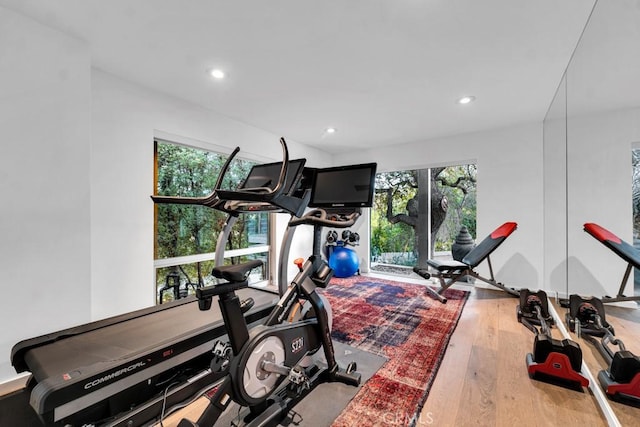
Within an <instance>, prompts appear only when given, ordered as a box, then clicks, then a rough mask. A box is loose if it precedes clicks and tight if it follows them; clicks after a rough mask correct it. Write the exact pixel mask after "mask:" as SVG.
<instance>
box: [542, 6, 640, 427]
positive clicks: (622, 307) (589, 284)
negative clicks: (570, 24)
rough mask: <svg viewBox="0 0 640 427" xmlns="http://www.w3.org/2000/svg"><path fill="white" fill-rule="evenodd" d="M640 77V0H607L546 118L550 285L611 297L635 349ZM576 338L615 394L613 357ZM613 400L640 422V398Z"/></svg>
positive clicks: (608, 306) (614, 316) (619, 327)
mask: <svg viewBox="0 0 640 427" xmlns="http://www.w3.org/2000/svg"><path fill="white" fill-rule="evenodd" d="M639 76H640V1H638V0H598V1H597V2H596V3H595V5H594V9H593V11H592V14H591V16H590V18H589V21H588V22H587V24H586V26H585V29H584V32H583V34H582V36H581V38H580V41H579V42H578V45H577V47H576V49H575V52H574V54H573V56H572V58H571V61H570V63H569V64H568V67H567V70H566V72H565V75H564V76H563V79H562V82H561V84H560V86H559V88H558V91H557V93H556V95H555V98H554V99H553V102H552V104H551V106H550V108H549V111H548V113H547V116H546V117H545V120H544V175H545V178H544V193H545V199H544V203H545V206H544V216H545V217H544V226H545V246H544V247H545V258H544V260H545V280H546V286H547V288H548V289H550V290H551V291H557V292H558V293H560V294H563V293H564V294H565V295H567V296H568V295H570V294H578V295H581V296H583V297H591V296H594V297H596V298H600V299H602V300H603V301H605V302H606V303H605V304H604V308H603V309H602V310H603V312H604V313H605V314H606V321H607V322H609V323H610V324H611V325H612V326H613V328H614V330H615V336H616V338H617V339H621V340H622V341H623V342H624V343H625V344H626V347H627V350H629V351H631V352H632V353H633V354H635V355H640V345H638V344H637V343H638V336H640V310H638V302H637V301H633V300H631V299H632V298H633V297H636V296H640V293H638V292H639V290H636V289H635V287H634V273H633V269H632V264H633V262H632V263H630V262H629V260H630V259H632V258H633V257H634V256H636V257H637V259H639V260H640V252H638V253H635V251H636V250H637V249H638V244H637V242H639V241H640V236H639V235H638V234H639V233H640V182H637V181H638V180H640V150H639V151H637V152H634V150H635V149H638V148H640V144H639V142H640V78H639ZM563 163H564V167H563ZM611 242H613V244H611ZM634 247H635V248H634ZM616 250H617V252H616ZM627 251H630V253H627ZM625 254H626V255H625ZM625 256H629V257H631V258H627V259H625ZM563 289H566V292H562V290H563ZM622 295H625V296H626V297H625V298H621V296H622ZM607 296H608V297H613V298H614V300H613V301H615V300H616V299H621V300H625V301H620V302H613V301H612V300H611V299H609V300H608V301H607V298H606V297H607ZM572 338H573V339H575V340H576V341H577V342H578V343H579V345H580V346H581V348H582V355H583V361H584V362H585V363H586V364H587V366H589V369H590V371H591V372H594V375H598V380H597V382H599V383H600V384H599V385H600V387H601V388H602V390H603V391H605V392H606V387H604V386H602V379H601V378H600V376H599V374H598V373H600V372H605V371H607V370H610V368H611V366H612V365H611V364H612V361H611V360H608V359H607V357H606V355H603V352H602V351H601V349H600V348H598V347H596V346H594V345H592V343H591V341H587V340H585V339H584V337H582V338H581V337H579V336H578V335H577V334H574V335H573V337H572ZM608 348H609V349H610V350H611V354H614V353H616V352H617V351H620V350H622V347H618V346H616V345H613V346H611V345H608ZM605 400H607V401H608V403H609V404H610V406H611V409H612V412H613V413H614V414H615V416H617V418H618V420H619V421H620V423H621V424H622V425H633V424H635V423H637V419H638V417H639V416H640V408H638V407H637V405H636V406H634V405H627V404H624V403H620V402H618V401H612V400H611V399H605Z"/></svg>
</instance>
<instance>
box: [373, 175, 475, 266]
mask: <svg viewBox="0 0 640 427" xmlns="http://www.w3.org/2000/svg"><path fill="white" fill-rule="evenodd" d="M417 175H418V171H415V170H413V171H398V172H387V173H379V174H377V175H376V193H375V197H374V204H373V209H372V212H371V259H372V261H374V262H375V261H378V260H380V259H381V258H380V257H381V256H382V254H385V253H406V254H411V255H412V256H407V257H404V258H402V259H400V258H398V257H395V260H394V261H395V262H397V263H400V264H403V263H405V262H406V263H409V265H411V264H410V263H411V262H412V261H407V260H409V259H413V261H415V259H416V258H417V253H416V252H417V246H416V236H415V229H414V228H413V227H412V226H410V225H408V224H406V223H403V222H398V223H396V224H392V223H391V222H390V221H389V220H388V217H387V215H388V212H387V210H388V197H391V198H392V200H391V206H392V215H399V214H400V215H402V214H404V215H405V216H409V214H410V212H409V211H408V210H407V205H408V203H415V202H416V200H417V194H418V188H417V185H418V184H417ZM476 175H477V168H476V166H475V165H463V166H451V167H447V168H444V170H443V171H442V172H441V173H440V174H439V175H438V176H437V177H436V180H435V185H437V186H438V188H439V189H440V191H441V192H442V193H443V194H444V195H445V197H446V198H447V201H448V206H449V209H448V211H447V216H446V219H445V222H444V223H443V224H442V226H441V227H440V229H439V231H438V234H437V236H436V242H435V250H436V251H448V250H450V249H451V244H452V243H453V241H454V239H455V236H456V235H457V234H458V232H459V231H460V227H461V226H463V225H464V226H466V227H467V229H468V230H469V232H470V233H471V235H472V236H475V235H476ZM412 199H413V200H412ZM410 201H411V202H410Z"/></svg>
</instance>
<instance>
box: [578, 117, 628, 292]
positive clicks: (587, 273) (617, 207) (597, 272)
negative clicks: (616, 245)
mask: <svg viewBox="0 0 640 427" xmlns="http://www.w3.org/2000/svg"><path fill="white" fill-rule="evenodd" d="M567 136H568V167H567V177H568V196H567V206H568V217H567V227H568V249H567V250H568V254H569V260H568V261H569V274H568V280H569V292H570V293H580V294H583V295H595V296H598V297H601V296H603V295H611V296H613V295H616V294H617V290H618V288H619V286H620V283H621V281H622V277H623V274H624V270H625V268H626V263H625V262H624V261H623V260H622V259H621V258H620V257H619V256H617V255H616V254H614V253H613V252H612V251H611V250H609V249H608V248H606V247H605V246H604V245H602V244H601V243H599V242H598V241H597V240H596V239H594V238H593V237H591V236H590V235H589V234H587V233H586V232H584V231H583V224H584V223H585V222H595V223H598V224H600V225H601V226H603V227H604V228H606V229H608V230H610V231H612V232H613V233H614V234H616V235H617V236H618V237H620V238H621V239H622V240H625V241H627V242H628V243H629V244H633V220H632V216H633V215H632V204H631V201H632V194H631V185H632V176H633V175H632V173H633V170H632V163H631V149H632V143H633V142H637V141H640V109H631V110H621V111H614V112H609V113H604V114H597V115H587V116H579V117H569V118H568V121H567ZM632 283H633V275H631V279H630V281H629V283H628V289H629V290H628V292H627V293H626V294H627V295H633V285H632Z"/></svg>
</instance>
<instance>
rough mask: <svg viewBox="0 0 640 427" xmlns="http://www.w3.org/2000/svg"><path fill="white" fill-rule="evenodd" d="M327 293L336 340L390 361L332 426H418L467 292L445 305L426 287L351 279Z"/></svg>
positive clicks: (452, 293) (451, 292) (336, 282)
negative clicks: (429, 292) (417, 422)
mask: <svg viewBox="0 0 640 427" xmlns="http://www.w3.org/2000/svg"><path fill="white" fill-rule="evenodd" d="M323 294H324V295H325V296H326V297H327V298H328V299H329V302H330V304H331V308H332V310H333V332H332V336H333V339H334V340H337V341H340V342H344V343H346V344H349V345H351V346H353V347H356V348H358V349H361V350H365V351H368V352H371V353H374V354H377V355H381V356H385V357H387V358H388V359H389V360H388V362H387V363H385V365H384V366H383V367H382V368H381V369H380V370H379V371H378V372H377V373H376V374H375V375H374V376H373V377H372V378H371V379H370V380H369V381H367V382H366V383H365V384H364V385H363V386H362V388H361V390H360V391H359V392H358V394H357V395H356V396H355V397H354V398H353V400H352V401H351V402H350V403H349V405H348V406H347V408H346V409H345V410H344V411H343V412H342V413H341V414H340V416H339V417H338V418H337V419H336V420H335V422H334V423H333V426H335V427H343V426H389V425H398V426H405V425H415V424H416V421H417V418H418V416H419V415H420V411H421V409H422V406H423V405H424V402H425V401H426V400H427V395H428V393H429V389H430V388H431V384H432V383H433V380H434V379H435V376H436V373H437V371H438V367H439V366H440V362H441V361H442V358H443V356H444V353H445V351H446V349H447V344H448V343H449V338H450V337H451V334H452V333H453V331H454V330H455V327H456V325H457V323H458V319H459V318H460V314H461V313H462V309H463V307H464V304H465V302H466V300H467V297H468V295H469V293H468V292H465V291H459V290H455V289H448V290H447V291H446V293H445V296H446V297H447V303H446V304H441V303H440V302H438V301H435V300H433V299H431V297H429V296H428V295H427V294H426V292H425V291H424V286H420V285H414V284H408V283H400V282H395V281H390V280H382V279H377V278H371V277H365V276H353V277H350V278H347V279H337V278H334V279H332V280H331V283H330V284H329V286H328V287H327V288H326V289H325V290H324V291H323Z"/></svg>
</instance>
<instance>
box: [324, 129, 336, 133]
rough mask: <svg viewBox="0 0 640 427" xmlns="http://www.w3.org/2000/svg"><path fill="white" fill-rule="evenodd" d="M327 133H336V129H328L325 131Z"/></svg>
mask: <svg viewBox="0 0 640 427" xmlns="http://www.w3.org/2000/svg"><path fill="white" fill-rule="evenodd" d="M325 132H327V133H336V128H327V129H326V130H325Z"/></svg>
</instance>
